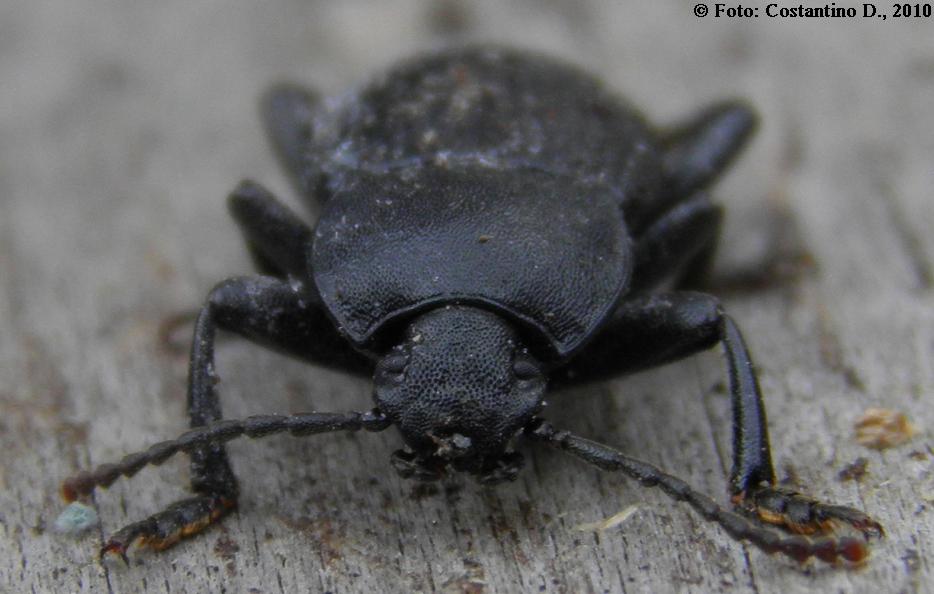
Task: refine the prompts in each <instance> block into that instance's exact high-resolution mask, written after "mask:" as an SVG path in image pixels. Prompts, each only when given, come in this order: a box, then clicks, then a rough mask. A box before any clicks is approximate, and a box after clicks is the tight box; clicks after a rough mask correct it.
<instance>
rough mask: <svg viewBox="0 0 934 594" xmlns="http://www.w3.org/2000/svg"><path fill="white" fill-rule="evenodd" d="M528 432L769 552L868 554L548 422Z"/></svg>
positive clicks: (862, 546) (861, 546)
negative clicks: (717, 497)
mask: <svg viewBox="0 0 934 594" xmlns="http://www.w3.org/2000/svg"><path fill="white" fill-rule="evenodd" d="M526 433H527V435H529V436H530V437H532V438H533V439H536V440H539V441H544V442H545V443H547V444H549V445H551V446H554V447H557V448H559V449H561V450H564V451H565V452H568V453H569V454H572V455H574V456H577V457H578V458H580V459H582V460H584V461H585V462H588V463H590V464H593V465H594V466H596V467H598V468H600V469H602V470H609V471H618V472H622V473H623V474H625V475H627V476H629V477H631V478H633V479H635V480H637V481H639V482H640V483H641V484H642V485H643V486H646V487H659V488H660V489H661V490H662V491H664V492H665V493H666V494H667V495H668V496H669V497H671V498H672V499H675V500H676V501H685V502H687V503H688V505H690V506H691V507H693V508H694V509H695V510H696V511H697V512H698V513H699V514H700V515H701V516H703V517H704V518H705V519H706V520H708V521H712V522H715V523H717V524H719V525H720V526H721V527H722V528H723V529H724V530H726V532H727V533H728V534H729V535H730V536H732V537H733V538H735V539H736V540H745V541H749V542H750V543H752V544H754V545H755V546H757V547H759V548H760V549H762V550H763V551H765V552H766V553H769V554H772V553H782V554H783V555H786V556H788V557H791V558H792V559H794V560H796V561H798V562H799V563H804V562H805V561H807V560H808V559H810V558H811V557H817V558H818V559H820V560H822V561H826V562H828V563H832V562H835V561H837V560H838V559H844V560H846V561H848V562H851V563H860V562H862V561H864V560H865V559H866V557H867V556H868V554H869V550H868V547H867V545H866V542H865V539H863V540H860V539H858V538H854V537H851V536H842V537H834V536H824V537H821V538H815V539H809V538H805V537H804V536H800V535H793V536H784V535H781V534H778V533H776V532H774V531H773V530H769V529H768V528H765V527H764V526H762V525H760V524H757V523H756V522H754V521H752V520H751V519H749V518H747V517H745V516H742V515H739V514H737V513H735V512H732V511H730V510H727V509H724V508H723V507H721V506H720V505H719V504H718V503H717V502H716V501H714V500H713V499H712V498H710V497H709V496H707V495H705V494H703V493H701V492H700V491H697V490H696V489H694V488H693V487H691V486H690V485H689V484H687V483H686V482H684V481H683V480H681V479H679V478H677V477H675V476H672V475H670V474H668V473H666V472H663V471H662V470H661V469H659V468H658V467H656V466H653V465H651V464H649V463H647V462H642V461H641V460H637V459H635V458H631V457H629V456H626V455H625V454H623V453H622V452H619V451H617V450H614V449H612V448H609V447H607V446H605V445H601V444H599V443H596V442H593V441H590V440H587V439H584V438H583V437H578V436H577V435H574V434H572V433H570V432H568V431H560V430H558V429H555V428H554V427H552V426H551V425H550V424H548V423H546V422H544V421H541V422H540V424H539V425H538V426H535V425H532V427H530V428H529V429H527V430H526Z"/></svg>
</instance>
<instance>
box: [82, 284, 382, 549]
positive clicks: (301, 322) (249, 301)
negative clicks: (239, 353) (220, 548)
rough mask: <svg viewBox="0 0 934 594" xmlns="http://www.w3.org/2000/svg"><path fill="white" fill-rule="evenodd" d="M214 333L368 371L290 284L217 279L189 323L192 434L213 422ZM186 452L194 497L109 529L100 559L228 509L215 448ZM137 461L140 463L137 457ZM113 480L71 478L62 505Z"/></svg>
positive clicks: (182, 533) (228, 481)
mask: <svg viewBox="0 0 934 594" xmlns="http://www.w3.org/2000/svg"><path fill="white" fill-rule="evenodd" d="M218 328H221V329H224V330H229V331H232V332H236V333H238V334H240V335H242V336H245V337H247V338H250V339H252V340H254V341H257V342H263V343H266V344H270V345H272V346H274V347H277V348H278V349H280V350H282V351H285V352H288V353H290V354H293V355H296V356H299V357H302V358H305V359H309V360H312V361H315V362H317V363H321V364H324V365H329V366H332V367H339V368H342V369H345V370H350V371H355V372H362V371H364V369H368V368H369V362H368V360H366V359H365V358H363V357H362V356H361V355H358V354H356V353H353V352H351V349H350V347H349V346H347V345H346V343H344V342H343V340H342V339H341V338H340V336H339V335H338V334H337V332H336V330H334V328H333V326H332V324H331V323H330V321H329V320H328V318H327V316H326V315H325V314H324V312H323V311H321V310H320V309H319V308H317V307H316V306H315V303H314V301H313V300H311V299H310V298H309V297H308V296H306V295H303V294H302V293H301V292H300V291H299V290H298V288H296V287H295V286H293V285H292V284H290V283H288V282H286V281H280V280H277V279H273V278H268V277H247V278H238V279H230V280H227V281H224V282H222V283H220V284H219V285H218V286H217V287H215V288H214V289H213V290H212V291H211V293H210V295H209V297H208V299H207V302H206V303H205V305H204V307H203V308H202V309H201V313H200V314H199V315H198V319H197V321H196V322H195V332H194V338H193V340H192V348H191V360H190V369H189V376H188V413H189V416H190V426H191V427H192V428H197V427H203V426H206V425H209V424H211V423H214V422H217V421H219V420H221V406H220V400H219V398H218V395H217V390H216V389H215V384H216V383H217V375H216V374H215V371H214V336H215V334H216V330H217V329H218ZM186 451H188V453H189V455H190V457H191V490H192V491H193V492H194V493H195V496H194V497H191V498H189V499H185V500H182V501H178V502H176V503H173V504H172V505H170V506H168V507H167V508H166V509H165V510H164V511H162V512H160V513H157V514H155V515H153V516H151V517H149V518H147V519H145V520H143V521H141V522H136V523H134V524H130V525H129V526H126V527H125V528H123V529H121V530H119V531H117V532H116V533H115V534H114V535H113V536H112V537H111V538H110V539H108V541H107V542H106V543H105V544H104V546H103V548H102V549H101V552H102V554H104V553H114V554H117V555H120V556H121V557H124V558H125V557H126V551H127V549H128V548H129V547H131V546H132V545H133V544H135V543H138V544H140V545H141V546H148V547H150V548H153V549H156V550H161V549H164V548H167V547H170V546H172V545H173V544H175V543H176V542H178V541H179V540H180V539H182V538H185V537H188V536H191V535H193V534H195V533H197V532H200V531H201V530H203V529H204V528H206V527H207V526H209V525H210V524H212V523H214V522H216V521H217V520H219V519H220V518H221V517H223V516H224V515H226V514H227V513H229V512H230V511H232V510H233V509H235V508H236V505H237V496H238V486H237V479H236V477H235V476H234V473H233V470H232V469H231V467H230V462H229V460H228V458H227V452H226V449H225V447H224V445H223V443H222V442H221V441H212V442H208V443H204V444H203V445H198V446H197V447H193V448H191V449H189V450H186ZM139 460H140V463H144V462H145V458H144V457H140V458H139ZM133 466H134V462H133V460H131V461H130V462H127V464H126V467H127V468H132V467H133ZM95 477H96V479H95ZM116 477H117V475H116V474H114V475H113V476H112V477H111V476H110V474H108V472H105V473H103V474H100V475H99V476H98V475H91V478H86V477H82V476H81V475H78V476H77V477H75V478H74V479H71V480H69V481H66V483H65V485H64V486H63V493H64V495H65V498H66V499H69V500H73V499H75V498H76V497H77V496H78V495H82V494H85V493H88V492H90V490H91V489H93V488H94V486H98V485H107V484H110V482H113V480H114V479H116ZM92 479H95V480H92ZM108 481H109V482H108Z"/></svg>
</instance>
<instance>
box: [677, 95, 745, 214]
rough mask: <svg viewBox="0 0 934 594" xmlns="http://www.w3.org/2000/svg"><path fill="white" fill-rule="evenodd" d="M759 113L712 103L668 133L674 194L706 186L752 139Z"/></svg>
mask: <svg viewBox="0 0 934 594" xmlns="http://www.w3.org/2000/svg"><path fill="white" fill-rule="evenodd" d="M755 128H756V115H755V113H754V112H753V111H752V110H751V109H750V108H749V107H748V106H746V105H744V104H742V103H738V102H724V103H718V104H715V105H712V106H711V107H708V108H707V109H704V110H703V111H701V112H699V113H697V114H696V115H694V116H693V117H691V119H690V120H688V121H687V122H685V123H683V124H682V125H680V126H678V127H677V128H676V129H675V130H673V131H672V132H670V133H669V134H666V135H665V136H664V138H663V144H664V168H665V173H666V175H667V178H668V182H669V184H670V186H671V191H672V194H671V195H672V196H675V197H682V196H689V195H691V194H693V193H695V192H697V191H698V190H701V189H703V188H705V187H707V186H708V185H709V184H710V182H712V181H713V180H714V178H716V177H717V175H719V174H720V173H721V172H722V171H723V170H724V169H726V167H727V166H728V165H729V164H730V162H731V161H733V159H734V158H735V157H736V155H737V154H739V151H740V149H742V148H743V145H745V144H746V141H747V140H749V137H750V136H751V135H752V133H753V132H754V130H755Z"/></svg>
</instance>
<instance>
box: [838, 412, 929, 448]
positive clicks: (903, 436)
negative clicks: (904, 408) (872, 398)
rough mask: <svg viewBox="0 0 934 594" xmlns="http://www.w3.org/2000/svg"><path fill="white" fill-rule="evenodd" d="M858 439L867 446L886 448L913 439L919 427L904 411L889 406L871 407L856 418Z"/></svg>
mask: <svg viewBox="0 0 934 594" xmlns="http://www.w3.org/2000/svg"><path fill="white" fill-rule="evenodd" d="M854 429H855V430H856V441H857V442H858V443H859V444H860V445H863V446H866V447H867V448H872V449H875V450H884V449H886V448H891V447H894V446H897V445H901V444H903V443H905V442H906V441H908V440H909V439H911V438H912V437H913V436H914V435H915V433H917V431H918V430H917V429H916V428H915V426H914V425H913V424H912V423H911V422H910V421H909V420H908V417H906V416H905V414H904V413H900V412H897V411H894V410H890V409H887V408H869V409H866V412H864V413H863V415H862V416H861V417H860V418H859V419H857V420H856V423H855V424H854Z"/></svg>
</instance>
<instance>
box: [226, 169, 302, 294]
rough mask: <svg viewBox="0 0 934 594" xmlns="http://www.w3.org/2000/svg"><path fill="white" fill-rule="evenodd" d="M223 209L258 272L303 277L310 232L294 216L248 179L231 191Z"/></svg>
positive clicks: (268, 193)
mask: <svg viewBox="0 0 934 594" xmlns="http://www.w3.org/2000/svg"><path fill="white" fill-rule="evenodd" d="M227 206H228V208H229V209H230V214H231V215H232V216H233V218H234V220H235V221H236V222H237V224H238V225H239V226H240V230H241V231H242V232H243V235H244V236H245V237H246V240H247V245H248V246H249V248H250V253H251V254H252V256H253V260H254V262H255V263H256V265H257V268H259V270H260V271H261V272H263V273H265V274H270V275H272V276H280V277H281V276H285V275H286V274H291V275H293V276H295V277H298V278H305V277H307V275H308V272H309V271H308V268H307V264H306V252H307V250H308V246H309V245H311V240H312V233H311V229H310V228H309V227H308V225H306V224H305V223H304V221H302V220H301V219H300V218H298V216H297V215H296V214H295V213H293V212H292V211H291V210H290V209H289V208H288V207H287V206H285V205H284V204H282V203H281V202H279V201H278V200H276V197H275V196H273V195H272V193H271V192H270V191H269V190H267V189H266V188H264V187H263V186H261V185H259V184H258V183H256V182H254V181H251V180H244V181H242V182H240V185H238V186H237V187H236V189H234V191H233V192H231V194H230V197H229V198H228V200H227Z"/></svg>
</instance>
